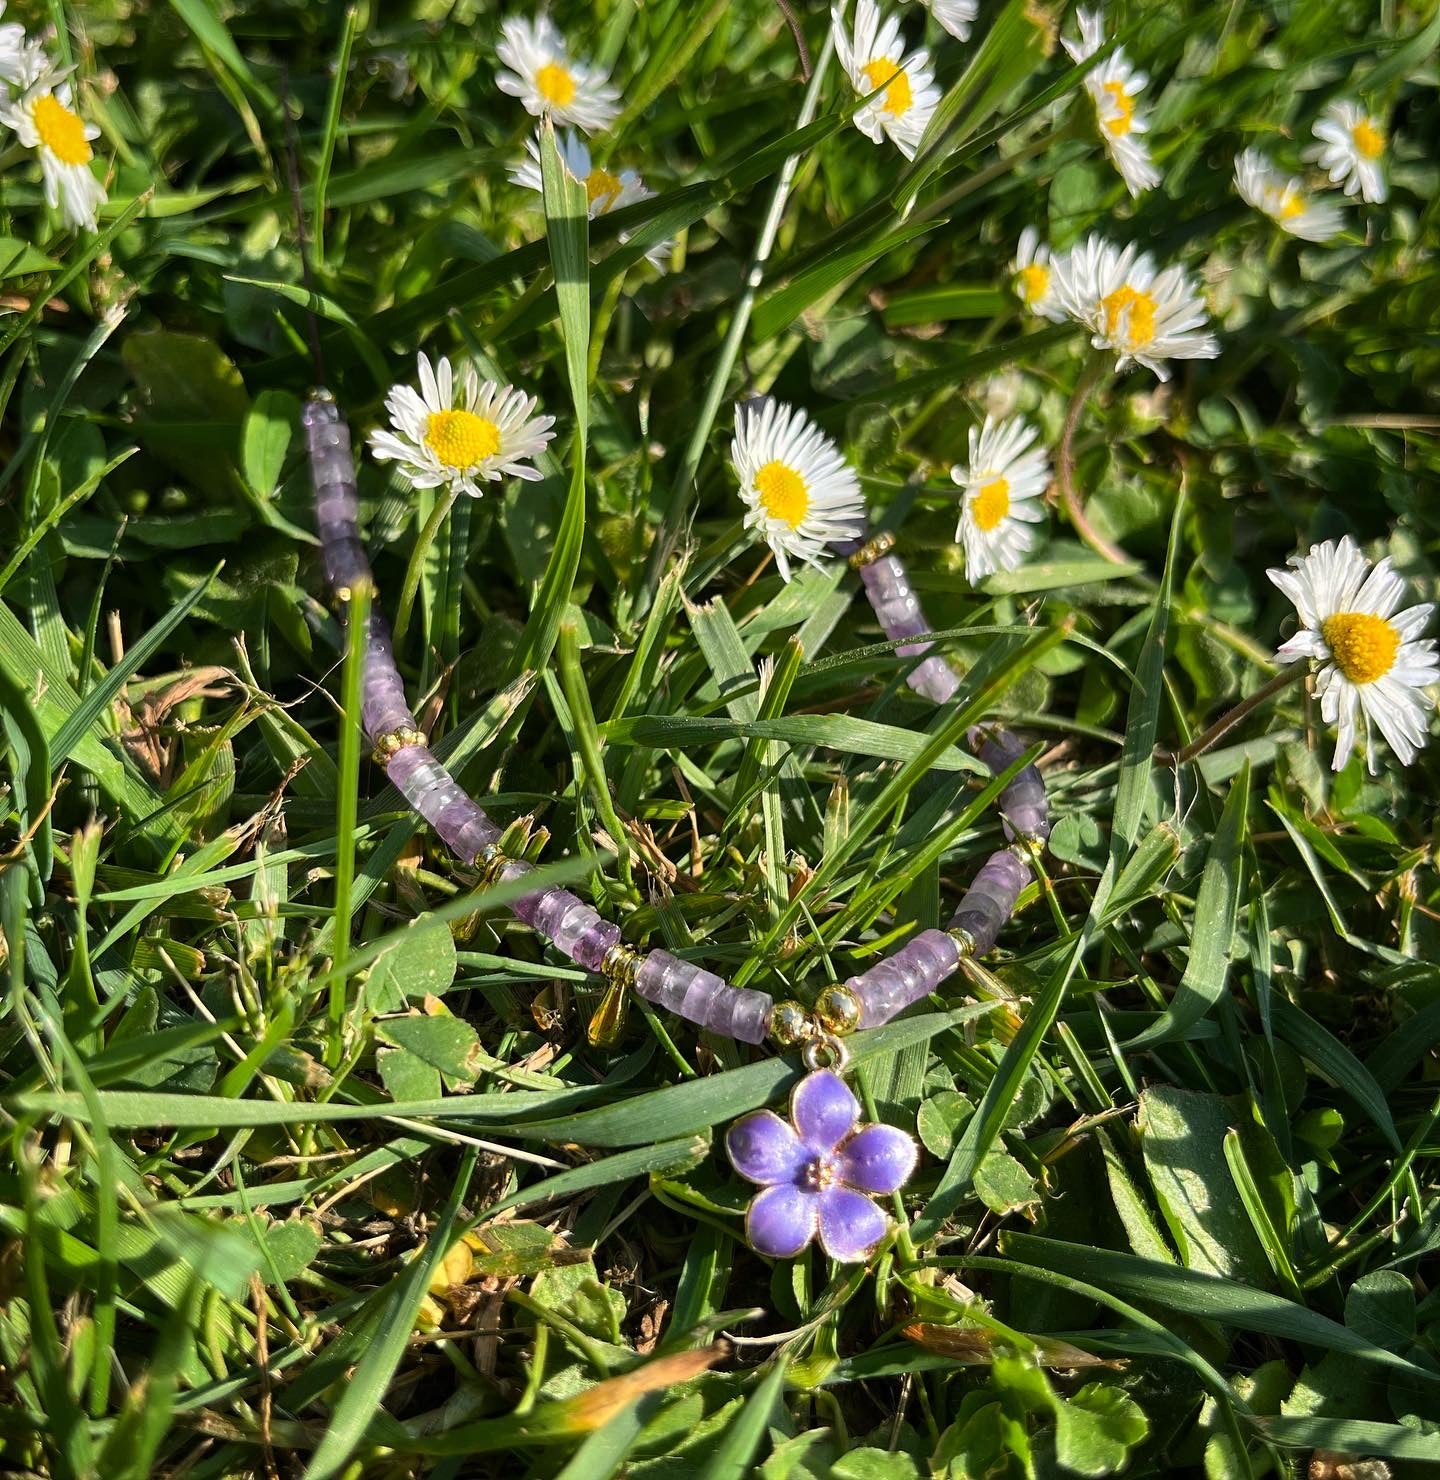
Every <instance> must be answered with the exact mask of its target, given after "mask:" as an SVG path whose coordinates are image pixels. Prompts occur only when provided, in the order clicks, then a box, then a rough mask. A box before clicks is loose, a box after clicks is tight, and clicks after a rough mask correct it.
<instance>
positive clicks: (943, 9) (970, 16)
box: [920, 0, 980, 41]
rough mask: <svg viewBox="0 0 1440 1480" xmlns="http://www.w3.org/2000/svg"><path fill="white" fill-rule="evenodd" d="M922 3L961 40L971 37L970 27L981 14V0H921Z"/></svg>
mask: <svg viewBox="0 0 1440 1480" xmlns="http://www.w3.org/2000/svg"><path fill="white" fill-rule="evenodd" d="M920 3H921V4H922V5H923V6H924V7H925V8H926V10H928V11H929V12H930V14H931V15H933V16H934V17H935V19H936V20H937V21H939V22H940V24H941V25H942V26H944V27H945V29H946V30H947V31H949V33H950V34H951V35H952V36H958V37H959V39H960V40H961V41H968V40H969V39H970V27H971V26H973V25H974V24H975V17H976V16H977V15H979V14H980V0H920Z"/></svg>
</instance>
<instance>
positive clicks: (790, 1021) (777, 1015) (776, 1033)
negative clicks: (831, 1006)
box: [770, 1002, 815, 1048]
mask: <svg viewBox="0 0 1440 1480" xmlns="http://www.w3.org/2000/svg"><path fill="white" fill-rule="evenodd" d="M770 1036H771V1037H772V1038H773V1039H774V1040H775V1042H776V1043H778V1044H779V1045H780V1046H781V1048H794V1047H795V1045H796V1044H797V1043H804V1042H805V1041H806V1040H807V1039H810V1038H813V1037H814V1036H815V1021H814V1019H813V1018H812V1017H811V1016H810V1014H809V1013H808V1012H806V1011H805V1009H804V1008H803V1007H802V1006H801V1005H800V1004H799V1003H798V1002H777V1003H776V1004H775V1005H774V1006H773V1007H772V1008H771V1009H770Z"/></svg>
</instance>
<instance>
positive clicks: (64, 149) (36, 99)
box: [0, 67, 107, 231]
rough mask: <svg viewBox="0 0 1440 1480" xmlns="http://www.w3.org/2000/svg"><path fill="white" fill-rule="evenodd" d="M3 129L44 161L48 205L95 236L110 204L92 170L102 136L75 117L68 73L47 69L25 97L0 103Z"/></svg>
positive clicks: (88, 124)
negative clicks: (94, 145) (93, 143)
mask: <svg viewBox="0 0 1440 1480" xmlns="http://www.w3.org/2000/svg"><path fill="white" fill-rule="evenodd" d="M30 70H32V71H33V67H32V68H31V69H30ZM0 123H4V124H6V125H8V126H9V127H10V128H12V129H14V130H15V136H16V138H18V139H19V140H20V142H21V143H22V144H23V145H24V146H25V147H26V148H27V149H33V150H34V151H35V152H36V154H37V155H38V156H39V159H40V174H41V176H42V178H43V179H44V181H45V201H46V204H47V205H49V206H50V208H51V209H52V210H54V209H55V208H57V207H58V208H59V211H60V214H61V216H62V217H63V218H64V220H65V224H66V225H67V226H74V227H76V228H82V227H83V228H84V229H85V230H86V231H94V230H95V213H96V212H97V211H98V210H99V209H100V207H101V206H102V205H104V204H105V201H106V199H107V197H106V194H105V187H104V186H103V185H102V184H101V183H100V181H99V180H97V179H96V178H95V175H94V173H93V172H92V170H91V168H90V161H91V160H92V159H93V158H94V157H95V154H94V150H92V149H91V148H90V141H91V140H92V139H98V138H99V137H100V130H99V129H98V128H96V127H95V125H94V124H93V123H86V122H85V120H84V119H83V118H81V117H80V115H79V114H78V113H76V112H75V108H74V98H73V96H72V94H71V91H70V84H69V82H67V81H66V80H65V73H64V72H63V71H60V70H56V69H53V68H49V67H47V68H46V69H45V70H44V71H43V72H42V73H41V74H40V75H39V76H38V77H34V78H33V79H32V80H31V81H30V83H29V85H28V86H27V87H26V88H25V90H24V92H22V93H20V94H19V95H18V96H16V97H6V98H4V99H3V101H0Z"/></svg>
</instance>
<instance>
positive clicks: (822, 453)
mask: <svg viewBox="0 0 1440 1480" xmlns="http://www.w3.org/2000/svg"><path fill="white" fill-rule="evenodd" d="M730 462H731V465H732V466H733V467H734V469H735V476H736V477H737V478H738V479H739V480H740V497H741V498H742V499H743V500H744V501H745V506H746V509H747V510H748V512H747V513H746V515H745V528H746V529H753V530H755V531H756V532H757V533H758V534H759V535H760V536H761V537H762V538H763V539H764V540H765V541H766V542H767V543H768V544H769V546H770V549H771V551H772V552H773V553H774V556H775V564H776V565H777V566H778V567H779V570H780V574H781V576H782V577H783V578H784V579H785V580H787V581H788V580H789V579H790V557H791V556H792V555H793V556H794V557H795V558H796V559H797V560H807V561H809V562H810V564H811V565H818V564H819V563H820V560H821V557H822V556H823V555H824V554H825V547H826V545H828V544H829V543H830V542H831V541H833V540H855V539H859V538H860V536H861V535H862V534H863V533H864V532H865V500H864V499H863V498H862V497H861V494H860V480H859V479H858V478H857V477H856V476H855V473H854V470H853V469H852V468H851V467H850V465H849V464H848V463H847V462H846V461H845V459H844V458H843V457H841V456H840V451H839V449H838V448H837V447H836V446H835V444H834V443H833V442H832V441H831V440H830V439H829V437H827V436H826V435H825V434H824V433H823V432H822V431H821V430H820V429H819V428H818V427H817V426H816V425H815V424H814V423H813V422H812V421H811V420H810V418H809V417H808V416H806V414H805V413H804V412H803V411H800V410H797V409H796V408H795V407H793V406H787V405H785V404H784V403H783V402H781V401H776V400H775V399H774V398H773V397H770V396H757V397H756V398H755V399H754V400H751V401H746V402H745V403H744V404H742V405H739V406H737V407H736V408H735V437H734V440H733V441H732V442H731V443H730Z"/></svg>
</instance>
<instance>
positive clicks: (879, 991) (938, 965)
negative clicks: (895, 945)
mask: <svg viewBox="0 0 1440 1480" xmlns="http://www.w3.org/2000/svg"><path fill="white" fill-rule="evenodd" d="M959 964H960V947H959V946H958V945H957V944H956V943H955V941H954V939H953V938H952V937H950V936H948V935H946V933H945V932H944V931H943V930H922V931H921V932H920V934H919V935H917V936H916V937H915V938H914V939H913V940H910V941H907V942H906V943H905V945H903V946H901V948H900V949H899V950H898V951H896V952H895V954H894V955H893V956H890V957H888V958H887V959H886V960H884V961H881V962H880V963H879V964H878V965H875V966H872V967H871V968H870V970H869V971H867V972H864V973H863V974H862V975H860V976H852V977H851V978H850V980H849V981H847V982H846V983H845V985H846V986H847V987H849V988H850V990H851V991H852V992H854V993H855V995H856V997H857V998H858V999H859V1002H860V1026H861V1027H862V1028H878V1027H879V1026H880V1025H881V1024H882V1023H888V1022H889V1021H890V1019H891V1018H893V1017H895V1016H896V1015H897V1014H898V1013H901V1012H904V1010H905V1009H906V1008H907V1007H909V1006H910V1005H911V1003H913V1002H919V1001H920V1000H921V999H922V998H924V997H928V996H929V995H930V993H931V992H933V991H934V990H935V989H936V988H937V987H938V986H939V985H940V983H941V982H943V981H944V980H945V978H946V977H948V976H950V975H952V974H953V972H954V971H955V968H956V967H957V966H958V965H959Z"/></svg>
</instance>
